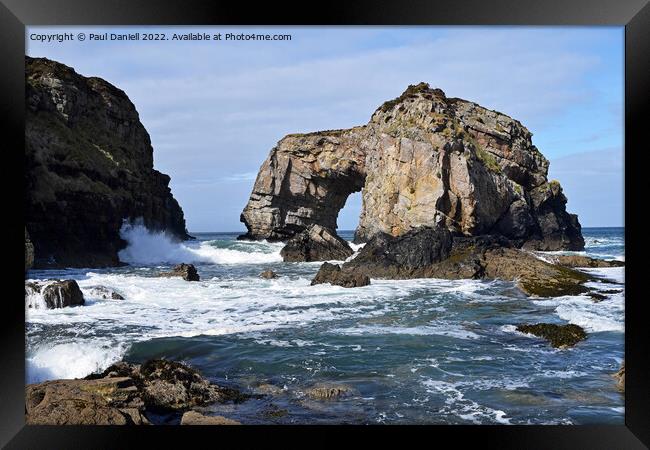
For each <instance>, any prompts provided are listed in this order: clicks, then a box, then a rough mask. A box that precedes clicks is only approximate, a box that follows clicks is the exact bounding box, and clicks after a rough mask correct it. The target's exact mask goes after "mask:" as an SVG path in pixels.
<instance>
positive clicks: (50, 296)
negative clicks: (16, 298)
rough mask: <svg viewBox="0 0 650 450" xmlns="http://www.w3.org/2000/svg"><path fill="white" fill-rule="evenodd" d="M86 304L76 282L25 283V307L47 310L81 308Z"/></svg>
mask: <svg viewBox="0 0 650 450" xmlns="http://www.w3.org/2000/svg"><path fill="white" fill-rule="evenodd" d="M85 303H86V301H85V299H84V296H83V293H82V292H81V289H79V285H78V284H77V282H76V281H75V280H56V281H44V282H43V281H39V282H26V283H25V306H27V307H28V308H39V307H45V308H47V309H56V308H67V307H70V306H81V305H84V304H85Z"/></svg>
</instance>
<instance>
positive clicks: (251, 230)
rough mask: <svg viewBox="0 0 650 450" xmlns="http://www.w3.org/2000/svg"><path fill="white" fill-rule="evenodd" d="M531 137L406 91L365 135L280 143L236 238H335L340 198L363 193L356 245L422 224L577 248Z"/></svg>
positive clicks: (354, 131) (456, 104)
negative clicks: (314, 233)
mask: <svg viewBox="0 0 650 450" xmlns="http://www.w3.org/2000/svg"><path fill="white" fill-rule="evenodd" d="M531 137H532V135H531V133H530V131H528V130H527V129H526V128H525V127H524V126H523V125H522V124H521V123H519V122H518V121H517V120H514V119H512V118H510V117H508V116H506V115H505V114H502V113H499V112H496V111H491V110H488V109H486V108H483V107H481V106H479V105H477V104H476V103H472V102H469V101H466V100H461V99H457V98H448V97H446V95H445V94H444V92H442V91H441V90H440V89H431V88H430V87H429V85H428V84H426V83H420V84H418V85H415V86H409V87H408V89H407V90H406V91H405V92H404V93H403V94H402V95H401V96H399V97H398V98H396V99H394V100H391V101H388V102H386V103H384V104H383V105H381V106H380V107H379V108H378V109H377V110H376V111H375V112H374V114H373V115H372V117H371V119H370V122H369V123H368V124H367V125H364V126H360V127H354V128H351V129H347V130H334V131H322V132H317V133H309V134H292V135H288V136H286V137H285V138H283V139H282V140H281V141H280V142H279V143H278V144H277V145H276V147H274V148H273V149H272V150H271V152H270V154H269V156H268V158H267V159H266V161H264V163H263V164H262V167H261V168H260V171H259V174H258V176H257V179H256V181H255V185H254V187H253V192H252V194H251V197H250V200H249V201H248V204H247V205H246V207H245V208H244V211H243V213H242V215H241V221H242V222H243V223H244V224H245V225H246V227H247V229H248V233H247V234H246V235H244V236H242V238H249V239H270V240H286V239H288V238H291V237H292V236H294V235H296V234H297V233H300V232H302V231H303V230H305V229H306V228H307V227H308V226H309V225H312V224H318V225H321V226H323V227H326V228H329V229H331V230H335V229H336V219H337V216H338V212H339V210H340V209H341V208H342V207H343V206H344V204H345V200H346V199H347V197H348V195H350V194H351V193H353V192H358V191H360V190H361V191H362V198H363V206H362V211H361V217H360V221H359V226H358V228H357V230H356V241H357V242H365V241H368V240H369V239H371V238H372V237H373V236H375V235H377V234H378V233H387V234H390V235H392V236H400V235H403V234H405V233H407V232H409V231H410V230H414V229H417V228H419V227H423V226H429V227H444V228H447V229H448V230H450V231H451V232H453V233H454V234H455V235H465V236H477V235H485V234H491V235H501V236H504V237H507V238H508V239H510V240H512V241H513V242H514V243H515V244H516V245H517V246H523V247H525V248H530V249H536V250H559V249H566V250H581V249H582V248H584V240H583V238H582V234H581V228H580V224H579V222H578V218H577V216H575V215H573V214H569V213H567V211H566V208H565V206H566V202H567V199H566V197H565V196H564V194H563V193H562V188H561V186H560V184H559V183H558V182H557V181H549V180H548V179H547V173H548V161H547V160H546V158H544V156H543V155H542V154H541V153H540V152H539V150H538V149H537V148H536V147H535V146H534V145H533V144H532V141H531Z"/></svg>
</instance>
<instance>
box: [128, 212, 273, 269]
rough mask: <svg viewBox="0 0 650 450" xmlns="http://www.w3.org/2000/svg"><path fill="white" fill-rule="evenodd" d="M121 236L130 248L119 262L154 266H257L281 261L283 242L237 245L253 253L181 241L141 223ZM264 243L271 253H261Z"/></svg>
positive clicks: (130, 227) (209, 244) (207, 243)
mask: <svg viewBox="0 0 650 450" xmlns="http://www.w3.org/2000/svg"><path fill="white" fill-rule="evenodd" d="M120 236H121V237H122V239H124V240H125V241H127V243H128V245H127V247H126V248H125V249H124V250H121V251H120V252H119V253H118V256H119V258H120V261H123V262H126V263H129V264H141V265H152V264H160V263H168V264H178V263H182V262H184V263H206V264H256V263H270V262H277V261H282V257H281V256H280V249H281V248H282V243H274V244H271V243H267V242H261V243H260V242H251V243H246V242H238V243H237V244H238V245H239V246H240V247H241V246H246V245H250V246H251V247H252V250H253V251H252V252H246V251H242V250H235V249H229V248H216V247H214V246H213V245H211V243H210V242H192V241H186V242H178V241H177V240H175V239H174V238H172V237H171V236H169V235H168V234H167V233H165V232H163V231H152V230H149V229H147V228H146V227H145V226H143V225H142V224H140V223H135V224H132V223H126V222H125V223H124V225H122V228H121V229H120ZM260 244H265V245H266V246H267V247H268V249H269V250H270V252H268V253H265V252H259V251H255V250H259V246H260Z"/></svg>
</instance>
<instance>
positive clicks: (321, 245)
mask: <svg viewBox="0 0 650 450" xmlns="http://www.w3.org/2000/svg"><path fill="white" fill-rule="evenodd" d="M353 253H354V251H353V250H352V248H350V245H349V244H348V243H347V242H346V241H345V240H343V239H341V238H340V237H339V236H338V235H337V234H336V233H335V232H333V231H331V230H329V229H327V228H324V227H322V226H320V225H310V226H309V227H308V228H307V229H305V230H304V231H303V232H301V233H299V234H297V235H296V236H294V237H293V238H291V239H290V240H289V241H288V242H287V244H286V245H285V246H284V247H283V248H282V250H281V251H280V255H281V256H282V259H283V260H284V261H285V262H310V261H331V260H339V261H341V260H345V259H346V258H349V257H350V256H352V254H353Z"/></svg>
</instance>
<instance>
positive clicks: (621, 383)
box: [614, 361, 625, 392]
mask: <svg viewBox="0 0 650 450" xmlns="http://www.w3.org/2000/svg"><path fill="white" fill-rule="evenodd" d="M614 378H615V379H616V386H617V387H618V390H619V391H621V392H625V361H623V364H622V365H621V368H620V369H619V370H618V372H616V373H615V374H614Z"/></svg>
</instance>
